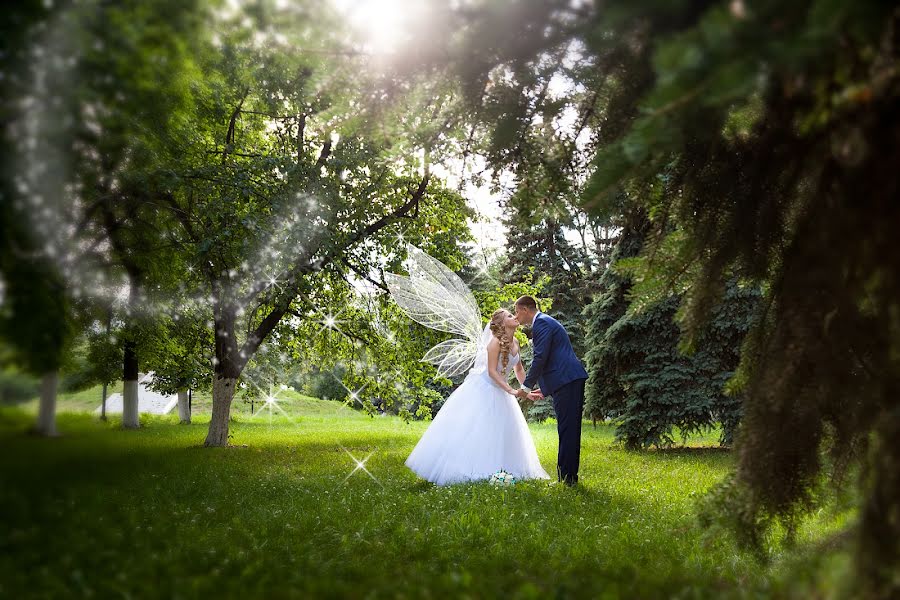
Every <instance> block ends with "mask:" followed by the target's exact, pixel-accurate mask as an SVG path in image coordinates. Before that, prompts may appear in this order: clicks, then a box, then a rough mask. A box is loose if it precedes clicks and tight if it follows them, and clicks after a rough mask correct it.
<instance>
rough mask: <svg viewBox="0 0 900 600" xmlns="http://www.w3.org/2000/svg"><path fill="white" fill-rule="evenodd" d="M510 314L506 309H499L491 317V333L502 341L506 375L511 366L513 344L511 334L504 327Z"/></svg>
mask: <svg viewBox="0 0 900 600" xmlns="http://www.w3.org/2000/svg"><path fill="white" fill-rule="evenodd" d="M508 314H509V313H508V312H507V311H506V309H504V308H498V309H497V310H495V311H494V314H492V315H491V333H493V334H494V337H495V338H497V339H498V340H499V341H500V360H501V361H502V364H503V372H504V373H506V365H508V364H509V345H510V343H511V342H512V340H511V339H510V335H509V332H507V331H506V327H505V326H504V325H503V321H504V320H505V319H506V315H508Z"/></svg>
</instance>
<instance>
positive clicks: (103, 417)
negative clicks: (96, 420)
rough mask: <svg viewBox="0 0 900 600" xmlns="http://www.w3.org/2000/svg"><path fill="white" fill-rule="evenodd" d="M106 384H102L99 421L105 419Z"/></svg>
mask: <svg viewBox="0 0 900 600" xmlns="http://www.w3.org/2000/svg"><path fill="white" fill-rule="evenodd" d="M107 385H108V384H106V383H104V384H103V399H102V400H101V401H100V420H101V421H105V420H106V388H107Z"/></svg>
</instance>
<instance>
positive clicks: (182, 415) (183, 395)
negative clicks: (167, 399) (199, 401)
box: [178, 390, 191, 425]
mask: <svg viewBox="0 0 900 600" xmlns="http://www.w3.org/2000/svg"><path fill="white" fill-rule="evenodd" d="M178 419H179V420H180V421H181V423H182V424H184V425H190V424H191V407H190V405H189V404H188V391H187V390H178Z"/></svg>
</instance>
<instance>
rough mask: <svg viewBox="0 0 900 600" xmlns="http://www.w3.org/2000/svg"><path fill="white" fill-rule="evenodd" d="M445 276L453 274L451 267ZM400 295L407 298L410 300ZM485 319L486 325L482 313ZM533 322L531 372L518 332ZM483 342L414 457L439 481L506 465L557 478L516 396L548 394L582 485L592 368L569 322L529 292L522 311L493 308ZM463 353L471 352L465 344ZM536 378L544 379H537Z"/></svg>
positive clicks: (563, 474) (565, 455)
mask: <svg viewBox="0 0 900 600" xmlns="http://www.w3.org/2000/svg"><path fill="white" fill-rule="evenodd" d="M422 254H424V253H422ZM425 256H427V255H425ZM427 258H430V257H427ZM431 260H434V259H431ZM434 262H437V261H434ZM438 264H439V265H440V263H438ZM441 266H443V265H441ZM432 268H433V265H432ZM440 276H441V277H443V278H445V280H446V278H448V275H447V274H446V273H441V275H440ZM460 283H461V282H460ZM466 291H468V290H466ZM392 292H393V290H392ZM395 297H397V294H395ZM397 299H398V302H399V303H400V304H401V306H403V305H404V304H405V303H404V302H403V301H402V299H401V298H399V297H397ZM406 304H408V303H406ZM404 308H406V306H404ZM410 316H415V315H413V314H412V313H410ZM470 319H471V317H470ZM478 319H479V320H478V323H479V325H480V315H479V317H478ZM420 322H424V321H420ZM429 325H430V326H432V327H433V326H434V325H433V324H429ZM525 325H530V326H531V331H532V336H531V337H532V344H533V348H534V352H533V356H534V357H533V359H532V361H531V366H530V367H529V369H528V371H527V373H526V371H525V368H524V366H523V364H522V360H521V356H520V348H519V344H518V342H517V340H516V339H515V337H514V335H513V334H514V333H515V331H516V329H517V328H518V327H520V326H525ZM447 330H450V329H447ZM469 330H470V331H471V327H470V328H469ZM469 337H470V339H472V336H471V335H470V336H469ZM445 344H447V342H445ZM475 345H477V348H476V349H475V352H476V357H475V359H474V364H473V366H472V367H471V368H470V369H469V371H468V375H467V376H466V378H465V380H464V381H463V383H462V384H461V385H460V386H459V387H458V388H457V389H456V390H455V391H454V392H453V393H452V394H450V397H449V398H448V399H447V401H446V402H445V403H444V405H443V407H441V409H440V411H438V414H437V416H436V417H435V418H434V421H432V423H431V424H430V425H429V427H428V429H427V430H426V431H425V433H424V434H423V435H422V438H421V439H420V440H419V442H418V444H417V445H416V447H415V449H414V450H413V451H412V453H411V454H410V455H409V458H407V460H406V465H407V466H408V467H409V468H410V469H412V470H413V471H414V472H415V473H416V474H417V475H419V476H420V477H422V478H423V479H427V480H428V481H431V482H434V483H436V484H438V485H445V484H451V483H459V482H465V481H478V480H485V479H489V478H490V477H491V475H493V474H494V473H496V472H497V471H501V470H502V471H505V472H506V473H509V474H511V475H513V476H515V477H516V478H518V479H549V478H550V477H549V476H548V475H547V472H546V471H545V470H544V468H543V467H542V466H541V463H540V461H539V460H538V456H537V450H536V449H535V446H534V441H533V440H532V438H531V433H530V431H529V430H528V425H527V423H526V422H525V417H524V416H523V414H522V411H521V409H520V408H519V405H518V404H517V402H516V398H519V399H525V398H528V399H530V400H536V399H539V398H542V397H543V396H544V395H547V396H550V397H551V398H552V400H553V410H554V411H555V413H556V420H557V432H558V434H559V452H558V455H557V467H556V469H557V477H558V479H559V481H561V482H563V483H565V484H567V485H569V486H574V485H575V484H576V483H577V482H578V466H579V462H580V455H581V416H582V412H583V409H584V384H585V381H586V380H587V376H588V375H587V372H586V371H585V370H584V367H583V366H582V365H581V363H580V362H579V360H578V358H577V357H576V356H575V352H574V350H573V349H572V344H571V342H570V341H569V336H568V333H567V332H566V330H565V328H564V327H563V326H562V325H561V324H560V323H559V322H558V321H557V320H556V319H554V318H553V317H551V316H549V315H547V314H544V313H542V312H540V311H539V310H538V307H537V303H536V302H535V300H534V298H532V297H531V296H522V297H521V298H519V299H518V300H516V303H515V308H514V312H510V311H508V310H506V309H502V308H501V309H498V310H496V311H495V312H494V313H493V315H492V316H491V320H490V322H489V323H488V325H487V326H486V327H485V328H484V331H483V333H482V336H481V337H480V339H479V340H478V342H477V343H476V344H475ZM440 346H441V345H439V346H436V347H435V348H433V349H432V351H430V352H429V355H431V359H432V360H434V359H435V358H437V360H435V362H437V363H440V364H444V365H446V361H447V357H446V356H443V357H435V356H434V354H437V353H440V352H441V351H438V352H435V351H437V350H438V348H439V347H440ZM444 351H445V352H446V353H447V354H448V355H450V354H453V352H454V349H453V347H452V346H448V347H445V350H444ZM457 353H461V354H465V353H464V352H461V351H458V350H457ZM429 355H426V357H428V356H429ZM442 360H443V361H444V362H443V363H441V362H440V361H442ZM469 362H470V363H471V361H469ZM513 371H514V372H515V375H516V379H517V380H518V382H519V384H520V387H519V388H518V389H515V388H513V387H512V386H510V385H509V383H508V380H509V375H510V373H511V372H513ZM535 383H537V384H539V387H534V385H535Z"/></svg>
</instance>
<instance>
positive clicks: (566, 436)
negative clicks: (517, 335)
mask: <svg viewBox="0 0 900 600" xmlns="http://www.w3.org/2000/svg"><path fill="white" fill-rule="evenodd" d="M531 333H532V335H531V339H532V342H533V345H534V359H533V360H532V362H531V368H530V369H528V374H527V375H526V376H525V382H524V383H523V384H522V385H523V386H524V387H528V388H531V387H533V386H534V383H535V382H537V383H539V384H540V387H541V392H542V393H543V394H544V395H547V396H552V397H553V410H554V411H555V412H556V423H557V425H556V430H557V433H558V434H559V453H558V455H557V459H556V471H557V475H558V477H559V479H560V481H564V482H566V483H567V484H574V483H576V482H577V481H578V466H579V463H580V462H581V415H582V413H583V412H584V383H585V381H586V380H587V377H588V374H587V371H585V370H584V367H583V366H582V365H581V362H580V361H579V360H578V357H577V356H575V350H573V349H572V343H571V342H570V341H569V334H568V333H567V332H566V330H565V328H564V327H563V326H562V325H561V324H560V323H559V321H557V320H556V319H554V318H553V317H551V316H549V315H545V314H544V313H542V312H538V313H537V314H536V315H535V317H534V322H533V323H532V325H531Z"/></svg>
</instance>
